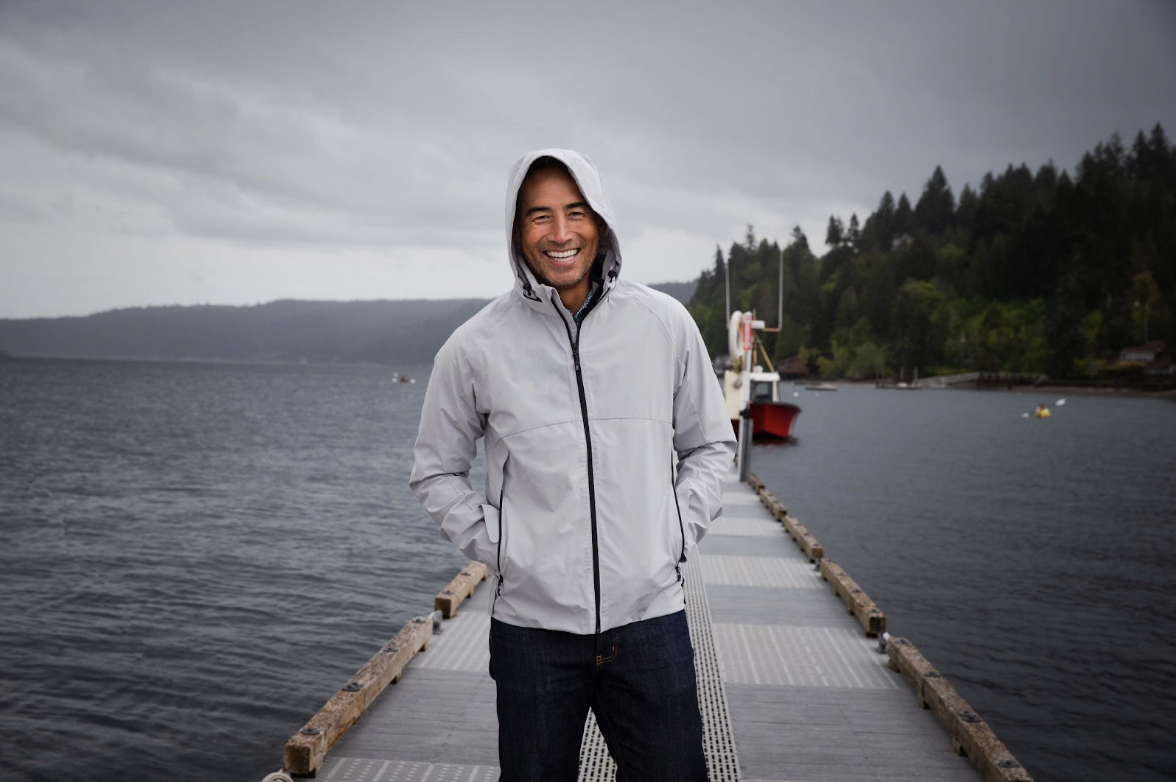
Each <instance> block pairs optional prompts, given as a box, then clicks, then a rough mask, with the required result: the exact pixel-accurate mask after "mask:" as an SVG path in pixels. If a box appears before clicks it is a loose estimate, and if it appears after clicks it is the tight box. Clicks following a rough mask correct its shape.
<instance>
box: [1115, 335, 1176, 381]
mask: <svg viewBox="0 0 1176 782" xmlns="http://www.w3.org/2000/svg"><path fill="white" fill-rule="evenodd" d="M1119 361H1120V362H1121V363H1133V364H1142V365H1143V371H1144V373H1145V374H1148V375H1174V374H1176V364H1173V363H1172V356H1171V355H1170V354H1169V353H1168V345H1167V343H1166V342H1145V343H1144V344H1142V345H1135V346H1133V347H1129V348H1123V349H1122V350H1120V351H1119Z"/></svg>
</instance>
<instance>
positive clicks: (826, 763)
mask: <svg viewBox="0 0 1176 782" xmlns="http://www.w3.org/2000/svg"><path fill="white" fill-rule="evenodd" d="M753 478H754V476H753ZM757 494H763V495H765V496H763V497H762V501H761V497H760V496H757ZM765 505H766V506H767V507H765ZM777 518H779V519H781V520H783V521H784V525H785V526H784V527H783V528H782V526H781V523H780V522H779V521H777ZM788 520H791V522H792V523H791V524H789V523H788ZM798 532H799V533H801V534H799V535H798V534H797V533H798ZM790 535H792V536H794V537H796V539H797V542H796V544H793V542H792V541H791V540H790V539H789V536H790ZM802 548H803V549H804V550H802ZM814 554H815V557H814ZM822 556H823V551H822V550H821V549H820V546H819V544H818V543H817V542H816V540H815V538H813V537H812V535H811V533H809V532H808V531H807V530H805V529H804V528H803V525H800V523H799V522H798V521H796V520H795V519H792V518H791V517H788V516H787V511H786V510H785V509H784V507H783V504H782V503H780V501H779V500H777V499H776V498H775V496H774V495H772V494H771V492H769V491H767V490H766V487H764V485H763V483H762V482H760V481H759V479H758V478H754V488H753V487H752V486H749V485H746V484H740V483H738V482H736V481H734V480H732V481H731V482H729V483H728V484H727V486H726V491H725V495H724V515H723V517H721V518H720V519H718V520H716V521H715V523H714V524H713V525H712V526H711V529H710V532H709V534H708V535H707V536H706V538H705V539H704V540H703V541H702V543H701V544H700V546H699V549H698V551H697V552H696V553H695V554H694V555H693V556H692V557H691V560H690V561H689V562H688V563H687V566H686V569H685V579H686V591H687V614H688V617H689V620H690V630H691V640H692V642H693V643H694V647H695V658H696V659H695V665H696V669H697V671H698V676H699V699H700V705H701V708H702V712H703V720H704V723H705V725H704V731H705V735H704V744H705V749H706V752H707V759H708V764H709V767H710V778H711V780H712V781H713V782H722V781H725V780H744V782H783V781H784V780H798V779H803V780H810V782H859V781H860V782H867V781H868V782H878V781H887V782H888V781H891V780H893V781H894V782H897V781H898V780H908V779H934V780H937V782H977V781H978V780H982V779H983V780H987V782H998V781H999V782H1031V780H1030V778H1029V777H1028V775H1027V774H1026V773H1025V772H1024V769H1021V767H1020V766H1019V765H1017V764H1016V761H1015V760H1013V758H1012V756H1011V755H1009V754H1008V751H1007V749H1006V748H1005V747H1004V745H1003V744H1000V743H999V741H996V745H999V746H998V747H996V748H995V749H992V746H991V745H992V742H993V741H995V736H992V735H991V731H990V730H988V726H987V725H986V724H984V723H983V721H982V720H979V719H978V718H975V719H973V717H972V716H969V715H971V714H972V712H971V711H970V709H968V708H967V705H966V704H964V703H963V701H962V699H959V700H954V699H952V698H950V697H948V696H947V695H944V694H942V693H940V691H939V690H936V689H935V687H936V686H937V685H936V684H935V683H934V681H932V680H934V679H936V678H937V677H938V674H935V675H932V676H929V677H928V676H927V675H926V671H927V670H932V671H933V669H930V666H929V664H925V661H923V662H922V663H920V662H919V660H922V657H921V655H919V656H918V658H917V659H916V658H915V657H913V656H910V655H906V656H904V654H905V653H907V652H909V651H911V650H914V647H913V645H911V644H909V642H905V641H904V642H903V643H899V644H897V647H898V648H897V649H896V646H895V643H894V642H891V644H890V646H889V650H888V651H889V656H888V655H886V654H880V653H879V652H878V644H877V642H876V641H871V640H870V639H869V638H868V637H867V633H868V632H869V631H870V630H871V626H870V625H869V622H868V621H866V620H862V618H861V616H862V615H863V614H854V615H853V616H851V615H850V614H849V613H847V611H846V607H847V606H848V607H849V608H850V611H851V612H853V611H854V607H853V605H851V602H853V601H852V600H850V599H847V600H846V603H845V605H842V602H841V601H840V600H839V599H838V597H837V596H836V595H835V594H834V592H833V590H832V589H830V588H829V585H826V584H825V583H824V581H823V579H822V572H818V570H817V569H814V568H813V566H812V565H811V564H810V561H811V560H813V559H815V560H816V561H819V562H822V563H823V560H822ZM829 565H830V567H826V568H824V572H825V573H826V577H828V575H833V576H834V579H841V578H842V576H843V577H844V578H843V579H842V580H840V581H837V583H840V584H842V588H843V591H845V592H848V593H850V594H853V595H855V599H857V600H859V601H860V598H864V599H865V601H868V598H865V596H864V593H863V594H861V595H860V598H859V597H858V593H860V588H858V587H857V585H856V584H854V583H853V582H852V579H849V576H848V574H845V573H844V571H843V570H841V568H839V567H837V566H836V565H834V564H833V563H829ZM478 568H479V566H477V565H476V563H471V565H469V566H467V567H466V568H465V569H463V572H462V574H460V575H459V576H458V578H456V579H455V580H454V582H453V583H451V584H450V585H449V586H448V587H446V590H445V591H448V592H449V595H445V591H443V593H442V595H439V596H438V597H439V601H438V605H437V607H438V609H440V610H443V611H447V610H450V611H452V612H454V613H456V607H457V603H461V602H462V600H464V601H465V602H464V603H462V611H461V612H460V615H456V616H454V618H452V619H446V620H444V621H443V622H442V623H441V624H440V627H439V629H440V634H439V635H437V636H435V637H434V638H433V640H432V642H431V643H430V644H428V646H427V650H422V651H421V652H420V653H419V654H417V655H416V657H414V658H413V659H412V660H411V661H410V662H409V663H408V664H407V666H405V667H404V669H403V671H402V672H401V673H400V675H399V682H398V683H397V684H396V685H395V686H393V687H389V688H388V689H387V690H386V691H385V692H384V693H383V695H382V696H381V697H380V699H379V700H378V701H376V702H375V703H374V704H371V705H370V707H369V708H368V710H367V712H366V713H365V714H364V716H363V717H362V718H361V719H359V720H358V722H356V723H355V725H354V727H352V728H351V729H350V731H348V732H347V734H346V735H344V736H342V738H340V739H338V741H337V743H336V744H335V746H334V748H333V749H331V750H330V752H329V754H327V755H326V758H325V761H323V762H322V764H321V765H320V766H318V767H316V771H317V772H318V774H319V775H321V776H325V777H328V778H330V779H332V780H335V781H336V782H377V780H379V782H390V781H392V782H420V781H422V780H428V781H429V782H446V781H447V780H462V781H463V782H493V780H497V779H498V768H497V764H498V756H497V742H498V736H497V730H498V726H497V718H496V715H495V702H494V701H495V692H494V683H493V681H492V680H491V679H490V676H489V674H488V672H487V671H488V664H489V649H488V644H487V638H488V634H489V626H490V619H489V616H488V615H487V610H488V605H489V593H490V592H491V590H490V589H489V588H476V587H477V586H478V584H479V583H480V582H481V581H482V578H483V572H482V571H481V570H479V569H478ZM834 579H831V583H832V582H833V581H834ZM846 584H850V585H851V586H849V587H848V589H846V588H845V585H846ZM853 589H857V590H858V593H853V592H852V590H853ZM471 591H472V594H471ZM459 595H460V597H458V596H459ZM442 596H444V600H442V599H441V598H442ZM450 602H452V607H451V608H449V609H447V608H446V605H447V604H449V603H450ZM854 605H856V603H854ZM863 605H864V603H863ZM869 607H873V609H874V610H875V611H877V607H874V606H873V604H872V602H870V603H869V606H868V607H867V608H866V609H865V612H864V615H865V616H866V617H867V619H869V618H870V617H872V616H873V617H876V616H880V615H881V612H880V611H878V613H877V614H876V615H871V614H869V610H868V609H869ZM859 622H860V624H859ZM873 629H874V631H875V632H881V630H882V629H884V625H882V626H881V627H879V625H878V624H877V623H875V624H874V625H873ZM863 631H865V632H863ZM915 654H917V650H915ZM908 657H909V660H908ZM896 661H897V662H896ZM912 661H913V662H912ZM904 666H905V667H904ZM920 666H922V667H920ZM916 671H923V676H922V678H918V679H916V675H917V674H916ZM904 678H905V679H906V680H905V681H904ZM938 678H941V677H938ZM908 681H910V685H908ZM916 681H918V682H919V683H918V684H916ZM928 681H930V682H931V683H928ZM944 683H946V682H944ZM949 686H950V685H949ZM912 687H913V688H914V692H915V697H912ZM936 693H940V694H939V695H936ZM951 694H954V695H955V698H958V697H959V696H958V694H955V692H954V690H952V691H951ZM936 698H938V701H936ZM936 702H942V703H943V704H946V705H945V706H944V707H943V708H941V709H940V710H938V711H937V710H935V707H934V705H933V704H934V703H936ZM924 703H927V704H928V707H929V708H923V704H924ZM961 704H962V705H961ZM941 711H943V712H944V713H945V714H946V713H947V711H950V712H951V715H952V721H951V722H950V724H949V721H948V720H946V719H945V717H944V716H943V715H942V714H941V713H940V712H941ZM961 712H967V714H964V715H962V716H961ZM941 720H942V721H943V725H941V724H940V721H941ZM957 723H958V725H957ZM977 725H980V726H981V728H982V729H978V728H976V726H977ZM945 726H946V727H947V730H945V729H944V727H945ZM985 731H987V732H985ZM985 742H987V744H988V745H990V746H989V750H990V754H989V755H984V754H983V753H984V752H985V748H984V747H985ZM961 752H965V753H967V755H968V756H969V757H972V758H973V761H974V763H975V765H974V764H973V762H969V760H968V759H967V758H965V757H963V756H962V755H961V754H960V753H961ZM614 769H615V766H614V765H613V763H612V761H611V759H610V758H609V757H608V753H607V749H606V748H605V747H604V744H603V741H602V740H601V739H600V735H599V731H598V730H597V729H596V727H595V722H594V720H593V719H592V717H591V716H589V719H588V723H587V725H586V727H585V734H584V741H583V745H582V748H581V771H580V779H581V780H605V779H608V780H611V779H612V778H613V774H614Z"/></svg>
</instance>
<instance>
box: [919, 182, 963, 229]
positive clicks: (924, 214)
mask: <svg viewBox="0 0 1176 782" xmlns="http://www.w3.org/2000/svg"><path fill="white" fill-rule="evenodd" d="M954 216H955V196H953V195H952V192H951V187H950V186H949V185H948V184H947V177H946V176H945V175H944V173H943V168H942V167H940V166H936V167H935V171H934V172H933V173H932V174H931V178H930V179H928V180H927V183H926V184H925V185H923V195H921V196H920V197H919V202H918V203H917V204H915V224H916V225H917V226H918V228H920V229H921V230H923V231H926V232H927V233H928V234H930V235H931V236H939V235H940V234H943V233H945V232H946V231H947V230H948V229H949V228H951V224H952V218H953V217H954Z"/></svg>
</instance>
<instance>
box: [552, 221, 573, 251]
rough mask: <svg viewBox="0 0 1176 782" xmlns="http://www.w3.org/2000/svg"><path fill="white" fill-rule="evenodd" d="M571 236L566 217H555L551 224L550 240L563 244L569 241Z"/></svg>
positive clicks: (569, 225)
mask: <svg viewBox="0 0 1176 782" xmlns="http://www.w3.org/2000/svg"><path fill="white" fill-rule="evenodd" d="M572 236H573V234H572V225H571V223H569V222H568V219H567V218H566V217H563V216H562V215H557V216H556V218H555V220H554V222H553V224H552V231H551V238H552V240H553V241H556V242H559V243H560V244H562V243H564V242H567V241H571V239H572Z"/></svg>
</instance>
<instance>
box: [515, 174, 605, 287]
mask: <svg viewBox="0 0 1176 782" xmlns="http://www.w3.org/2000/svg"><path fill="white" fill-rule="evenodd" d="M518 243H519V246H520V248H521V249H522V251H523V257H524V258H526V260H527V266H529V267H531V272H532V273H533V274H534V275H535V277H536V278H537V279H538V280H539V281H540V282H542V283H546V284H547V285H550V286H551V287H553V288H555V289H556V290H557V291H559V294H560V299H561V300H562V301H563V303H564V305H565V306H567V307H569V308H573V307H579V305H580V304H581V303H582V302H583V301H584V299H585V298H587V296H588V291H589V289H590V286H591V281H590V280H589V279H588V272H589V271H590V270H591V269H592V262H593V261H594V260H595V259H596V250H597V248H598V247H599V246H600V231H599V229H598V228H597V224H596V215H595V213H594V212H593V211H592V208H591V207H590V206H588V202H587V201H586V200H585V199H584V196H583V194H582V193H581V192H580V188H578V187H576V182H575V180H574V179H572V178H571V177H570V176H569V175H568V174H565V173H564V172H562V171H551V170H545V171H536V172H535V173H533V174H529V175H528V176H527V178H526V180H524V182H523V186H522V187H521V188H520V189H519V202H518Z"/></svg>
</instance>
